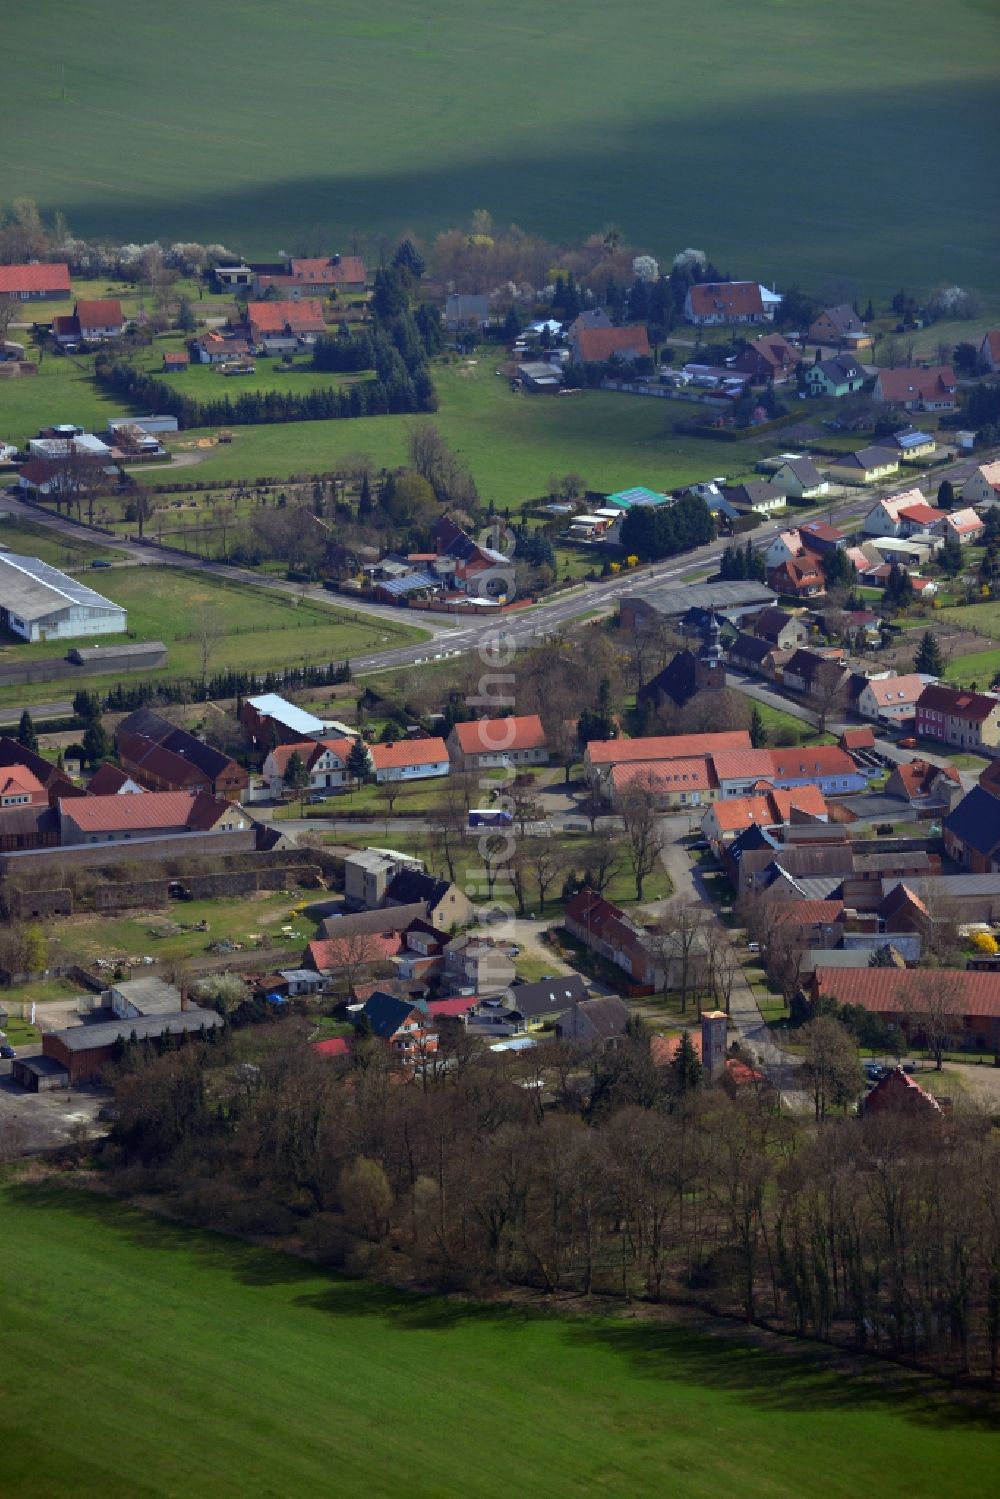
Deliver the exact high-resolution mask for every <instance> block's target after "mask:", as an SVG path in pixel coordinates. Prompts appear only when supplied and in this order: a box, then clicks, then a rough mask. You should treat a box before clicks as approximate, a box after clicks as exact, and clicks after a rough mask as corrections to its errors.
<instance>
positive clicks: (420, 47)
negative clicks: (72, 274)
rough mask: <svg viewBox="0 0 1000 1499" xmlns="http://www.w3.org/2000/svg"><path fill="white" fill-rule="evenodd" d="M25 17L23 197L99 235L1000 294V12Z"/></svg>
mask: <svg viewBox="0 0 1000 1499" xmlns="http://www.w3.org/2000/svg"><path fill="white" fill-rule="evenodd" d="M8 9H9V11H10V14H9V15H7V16H5V23H6V24H5V33H4V52H5V57H6V59H7V68H6V70H5V77H4V88H3V92H2V96H0V132H2V135H3V138H4V139H5V140H7V141H9V142H11V144H12V145H13V143H15V142H16V149H10V150H7V151H5V152H4V155H3V162H2V164H0V201H3V202H10V200H11V199H12V198H16V197H18V196H30V197H34V198H36V199H38V201H39V202H40V204H41V205H42V207H43V208H44V209H45V210H54V209H61V210H63V211H64V212H65V213H66V215H67V216H68V219H69V222H70V226H71V227H72V228H73V229H74V230H75V231H76V232H77V233H84V234H90V235H103V234H108V235H118V236H119V237H121V238H124V239H130V240H144V239H147V238H153V237H157V238H159V239H161V240H163V241H172V240H177V239H191V238H196V239H201V240H224V241H228V242H230V245H231V247H232V248H234V249H239V250H244V251H248V252H252V253H255V254H257V255H269V256H273V255H274V254H275V253H276V252H278V251H279V250H282V249H288V248H290V247H291V245H292V244H293V242H294V241H295V239H296V237H299V236H303V235H306V236H309V235H319V236H320V237H322V238H324V239H325V240H326V242H327V243H328V244H329V245H330V247H331V248H333V247H339V248H350V246H351V245H352V243H353V241H354V238H355V236H356V235H360V236H365V235H368V234H372V233H384V234H386V235H388V236H390V237H391V236H394V235H398V234H399V233H401V232H402V231H404V230H406V229H412V230H413V231H415V232H417V233H419V234H422V235H425V236H429V235H432V234H433V233H435V232H437V231H438V230H440V229H442V228H445V227H448V226H450V225H454V224H458V223H464V222H466V221H467V220H468V218H469V215H470V214H471V212H472V211H473V210H474V209H476V208H487V209H489V210H490V211H491V212H492V213H493V215H494V217H495V218H496V219H497V220H498V221H500V222H508V221H515V222H517V223H519V224H521V225H522V226H523V227H524V228H526V229H528V230H531V231H534V232H539V233H543V234H546V235H548V236H549V237H552V238H555V239H558V240H564V239H565V240H571V239H579V238H580V237H582V236H584V235H587V234H589V233H592V232H594V231H598V230H600V229H602V228H603V226H604V225H606V224H607V223H608V222H609V221H615V222H617V223H619V224H620V225H621V227H622V229H623V230H624V232H625V234H626V235H627V236H628V237H629V238H630V239H632V240H634V241H636V242H641V243H642V244H643V245H644V246H646V247H648V248H649V249H651V250H652V251H654V252H655V253H659V254H661V255H672V254H674V253H675V252H676V251H678V250H680V249H682V248H684V247H685V246H687V245H692V244H693V245H697V246H702V247H704V248H706V249H708V250H709V251H710V252H711V254H712V255H713V257H714V259H715V260H716V262H717V263H718V264H719V265H720V266H721V267H722V268H723V269H725V270H728V271H731V272H733V273H737V274H738V273H745V274H753V275H759V276H761V277H764V278H771V277H776V278H778V279H779V280H783V281H785V282H786V283H787V282H789V281H791V280H793V279H794V280H797V281H799V282H802V283H806V284H810V285H814V286H815V285H819V284H820V283H822V282H824V281H827V282H829V283H838V284H841V283H843V282H844V280H845V278H847V279H849V280H850V281H851V282H852V283H853V284H854V285H855V286H856V288H857V294H859V295H861V296H862V297H867V296H868V295H870V294H871V295H877V294H879V293H885V292H891V291H893V290H895V289H896V287H897V286H898V285H899V284H900V283H901V282H902V283H904V284H906V285H907V286H913V287H917V286H928V285H932V284H940V283H951V282H958V283H960V284H969V285H973V286H977V287H979V288H980V289H981V290H983V291H986V292H991V293H995V292H997V291H998V290H1000V267H998V262H997V259H996V257H995V254H994V246H995V240H996V201H995V194H994V193H993V192H991V191H990V188H989V159H988V152H989V143H990V142H991V141H993V140H995V139H996V137H997V126H998V106H1000V100H998V98H997V91H996V88H995V77H996V70H997V62H998V30H997V14H996V7H995V5H993V4H991V3H989V0H956V3H955V4H953V5H950V6H943V5H941V4H939V3H938V0H880V3H879V4H878V5H872V4H871V3H870V0H838V3H837V4H836V5H831V4H822V3H820V0H750V3H748V0H701V3H700V4H697V5H691V4H689V3H685V0H658V3H656V4H650V3H649V0H617V3H616V4H614V5H613V6H612V5H608V4H607V3H606V0H576V3H575V4H572V5H551V4H550V5H539V4H538V3H537V0H508V4H506V5H504V6H501V7H490V8H486V7H483V6H477V5H469V4H467V3H463V0H435V3H434V4H429V3H428V0H381V3H380V4H378V5H375V6H373V5H372V4H371V3H370V0H338V3H337V4H336V5H330V4H322V3H317V0H289V3H288V4H286V5H284V6H275V5H272V4H270V3H267V0H215V3H213V4H212V5H204V4H203V3H201V0H173V3H172V4H170V5H153V4H151V3H149V0H146V3H139V4H136V3H134V0H132V3H125V0H80V3H78V4H76V5H74V6H71V7H68V6H66V5H65V4H64V3H62V0H33V3H32V4H31V5H19V6H11V7H9V8H8ZM852 294H853V293H852Z"/></svg>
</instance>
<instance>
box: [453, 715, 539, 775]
mask: <svg viewBox="0 0 1000 1499" xmlns="http://www.w3.org/2000/svg"><path fill="white" fill-rule="evenodd" d="M448 753H449V755H450V756H451V759H452V761H453V763H455V764H457V765H460V766H461V767H462V768H463V769H465V770H487V769H490V768H492V767H495V766H517V765H547V764H548V760H549V747H548V743H547V741H546V737H545V729H544V728H543V726H542V720H541V719H540V718H539V716H538V714H537V713H527V714H523V715H521V716H520V717H510V718H477V719H473V720H471V722H469V723H457V724H456V725H455V727H454V728H453V729H452V731H451V733H450V734H449V736H448Z"/></svg>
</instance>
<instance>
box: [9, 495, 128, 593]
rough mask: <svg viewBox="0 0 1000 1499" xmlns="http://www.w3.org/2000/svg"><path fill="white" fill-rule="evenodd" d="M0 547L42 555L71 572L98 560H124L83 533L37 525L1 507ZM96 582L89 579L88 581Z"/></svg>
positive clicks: (42, 557)
mask: <svg viewBox="0 0 1000 1499" xmlns="http://www.w3.org/2000/svg"><path fill="white" fill-rule="evenodd" d="M0 546H3V547H4V548H5V549H6V550H7V551H8V552H20V553H22V554H23V555H24V556H28V557H40V558H41V560H42V561H43V562H51V563H52V565H53V567H61V568H62V569H63V570H64V571H69V572H73V571H76V570H78V569H80V568H86V567H88V566H89V565H90V563H91V562H94V561H97V560H98V559H103V560H104V561H105V562H106V561H109V560H115V561H120V560H121V552H116V551H112V550H111V549H110V548H109V547H104V546H100V545H95V544H94V542H92V541H85V540H84V539H83V537H82V536H77V535H70V534H66V533H63V532H61V531H55V530H53V529H52V527H50V526H36V525H35V524H33V522H32V521H30V520H22V519H21V517H20V516H19V515H12V514H11V512H10V511H9V510H0ZM93 581H94V580H93V579H90V578H88V579H87V582H88V583H92V582H93ZM95 586H97V587H99V586H100V584H99V583H97V584H95Z"/></svg>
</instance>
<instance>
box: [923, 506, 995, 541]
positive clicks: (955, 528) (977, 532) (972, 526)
mask: <svg viewBox="0 0 1000 1499" xmlns="http://www.w3.org/2000/svg"><path fill="white" fill-rule="evenodd" d="M933 529H934V531H935V532H936V534H937V535H938V536H945V537H950V538H951V539H952V540H953V541H957V542H958V544H959V546H963V547H964V546H971V545H972V544H973V543H974V542H977V541H980V540H981V539H982V537H983V535H984V533H985V531H986V522H985V521H984V520H983V519H982V518H981V517H980V516H978V515H977V514H976V512H975V511H974V510H973V509H972V507H971V506H970V507H969V509H967V510H951V511H948V512H947V513H946V514H945V515H943V516H942V517H941V519H940V520H939V521H937V522H935V525H934V527H933Z"/></svg>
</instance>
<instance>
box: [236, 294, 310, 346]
mask: <svg viewBox="0 0 1000 1499" xmlns="http://www.w3.org/2000/svg"><path fill="white" fill-rule="evenodd" d="M247 327H248V328H249V330H250V342H251V343H252V344H256V345H258V346H260V347H261V348H263V349H266V350H270V349H294V348H295V347H296V346H297V345H298V344H302V343H312V342H313V341H314V340H315V338H316V336H317V335H318V334H320V333H324V332H325V331H326V319H325V318H324V317H323V304H322V302H321V301H320V300H319V298H318V297H303V298H302V300H301V301H297V302H291V301H287V302H280V301H279V302H248V303H247Z"/></svg>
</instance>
